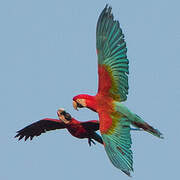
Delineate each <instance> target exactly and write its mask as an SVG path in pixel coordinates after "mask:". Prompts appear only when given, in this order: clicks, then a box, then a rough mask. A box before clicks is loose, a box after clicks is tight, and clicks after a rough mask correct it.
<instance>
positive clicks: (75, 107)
mask: <svg viewBox="0 0 180 180" xmlns="http://www.w3.org/2000/svg"><path fill="white" fill-rule="evenodd" d="M73 108H74V109H75V110H77V111H78V106H77V102H76V101H73Z"/></svg>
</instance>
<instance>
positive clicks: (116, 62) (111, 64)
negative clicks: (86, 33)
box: [73, 5, 162, 176]
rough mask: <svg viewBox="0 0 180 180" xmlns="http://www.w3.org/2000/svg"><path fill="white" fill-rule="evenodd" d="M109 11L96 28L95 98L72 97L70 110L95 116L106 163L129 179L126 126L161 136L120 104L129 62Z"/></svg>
mask: <svg viewBox="0 0 180 180" xmlns="http://www.w3.org/2000/svg"><path fill="white" fill-rule="evenodd" d="M111 9H112V8H111V7H108V6H107V5H106V7H105V8H104V10H103V11H102V13H101V14H100V16H99V19H98V22H97V28H96V49H97V56H98V75H99V87H98V92H97V94H96V95H95V96H90V95H87V94H80V95H77V96H75V97H74V98H73V106H74V108H75V109H77V108H78V107H79V108H83V107H87V108H89V109H91V110H93V111H95V112H97V113H98V115H99V121H100V132H101V135H102V139H103V142H104V147H105V150H106V153H107V155H108V157H109V159H110V161H111V162H112V163H113V165H114V166H115V167H117V168H119V169H121V170H122V171H123V172H124V173H126V174H127V175H128V176H130V172H131V171H133V157H132V151H131V135H130V125H133V126H135V127H139V128H142V129H143V130H145V131H147V132H149V133H151V134H153V135H155V136H157V137H159V138H162V134H161V133H160V132H159V131H158V130H157V129H155V128H153V127H152V126H150V125H149V124H148V123H146V122H145V121H144V120H143V119H142V118H141V117H139V116H138V115H137V114H135V113H132V112H131V111H130V110H129V109H128V108H127V107H126V106H125V105H123V104H122V103H121V102H122V101H125V100H126V99H127V94H128V89H129V86H128V74H129V70H128V69H129V66H128V64H129V61H128V59H127V55H126V53H127V48H126V43H125V40H124V35H123V33H122V30H121V28H120V25H119V22H118V21H117V20H114V17H113V14H112V13H111Z"/></svg>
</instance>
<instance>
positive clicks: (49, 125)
mask: <svg viewBox="0 0 180 180" xmlns="http://www.w3.org/2000/svg"><path fill="white" fill-rule="evenodd" d="M55 129H67V130H68V131H69V133H70V134H71V135H72V136H74V137H77V138H80V139H82V138H88V142H89V144H91V142H93V141H92V140H91V139H94V140H96V141H97V142H99V143H101V144H103V141H102V139H101V136H100V135H98V134H97V133H96V132H95V131H97V130H99V121H97V120H92V121H85V122H80V121H78V120H76V119H74V118H71V119H70V120H69V122H68V123H67V124H66V123H64V122H63V121H61V120H59V119H51V118H45V119H42V120H39V121H37V122H35V123H32V124H30V125H29V126H26V127H25V128H23V129H21V130H19V131H17V133H18V134H17V135H16V136H15V137H18V138H19V140H20V139H22V138H23V137H25V141H26V140H27V139H28V138H30V139H31V140H32V139H33V137H34V136H39V135H41V133H45V132H46V131H51V130H55Z"/></svg>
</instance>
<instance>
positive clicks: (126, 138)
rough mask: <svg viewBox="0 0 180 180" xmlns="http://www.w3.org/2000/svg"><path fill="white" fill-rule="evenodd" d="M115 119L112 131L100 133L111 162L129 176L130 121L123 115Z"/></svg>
mask: <svg viewBox="0 0 180 180" xmlns="http://www.w3.org/2000/svg"><path fill="white" fill-rule="evenodd" d="M117 121H118V123H117V126H116V127H115V129H114V130H113V133H110V134H102V139H103V142H104V146H105V150H106V153H107V155H108V157H109V159H110V161H111V162H112V164H113V165H114V166H115V167H117V168H118V169H121V170H122V171H123V172H124V173H125V174H127V175H128V176H130V172H131V171H133V156H132V151H131V144H132V142H131V135H130V122H129V121H128V119H127V118H125V117H121V118H120V119H118V120H117Z"/></svg>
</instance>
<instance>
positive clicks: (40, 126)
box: [15, 118, 65, 141]
mask: <svg viewBox="0 0 180 180" xmlns="http://www.w3.org/2000/svg"><path fill="white" fill-rule="evenodd" d="M63 128H65V125H64V123H63V122H61V121H60V120H58V119H50V118H45V119H42V120H39V121H37V122H35V123H33V124H30V125H29V126H26V127H25V128H23V129H21V130H19V131H17V135H16V136H15V138H16V137H17V138H19V140H21V139H22V138H23V137H25V141H26V140H27V139H28V138H29V137H30V139H31V140H32V139H33V137H34V136H39V135H41V133H45V132H46V131H51V130H55V129H63Z"/></svg>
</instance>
